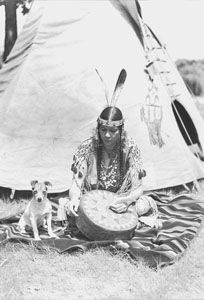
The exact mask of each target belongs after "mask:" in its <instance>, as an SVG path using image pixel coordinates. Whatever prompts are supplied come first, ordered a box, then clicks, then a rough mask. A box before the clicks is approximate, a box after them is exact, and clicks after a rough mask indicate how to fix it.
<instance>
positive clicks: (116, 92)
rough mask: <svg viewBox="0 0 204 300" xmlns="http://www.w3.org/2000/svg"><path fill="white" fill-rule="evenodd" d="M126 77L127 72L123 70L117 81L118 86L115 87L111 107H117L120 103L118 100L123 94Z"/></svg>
mask: <svg viewBox="0 0 204 300" xmlns="http://www.w3.org/2000/svg"><path fill="white" fill-rule="evenodd" d="M126 77H127V72H126V70H125V69H122V70H121V71H120V74H119V76H118V80H117V82H116V85H115V89H114V92H113V96H112V99H111V102H110V106H115V105H116V103H117V101H118V98H119V96H120V94H121V92H122V89H123V86H124V83H125V80H126Z"/></svg>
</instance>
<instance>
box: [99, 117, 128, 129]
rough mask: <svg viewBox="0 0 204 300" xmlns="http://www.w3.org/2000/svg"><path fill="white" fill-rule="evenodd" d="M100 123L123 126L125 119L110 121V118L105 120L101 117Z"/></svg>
mask: <svg viewBox="0 0 204 300" xmlns="http://www.w3.org/2000/svg"><path fill="white" fill-rule="evenodd" d="M97 122H98V124H100V125H103V126H116V127H118V126H121V125H123V124H124V119H121V120H118V121H110V120H104V119H101V118H100V117H99V118H98V120H97Z"/></svg>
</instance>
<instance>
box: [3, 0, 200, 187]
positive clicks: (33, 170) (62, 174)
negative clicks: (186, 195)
mask: <svg viewBox="0 0 204 300" xmlns="http://www.w3.org/2000/svg"><path fill="white" fill-rule="evenodd" d="M122 68H124V69H126V71H127V80H126V82H125V86H124V89H123V91H122V94H121V96H120V99H119V100H118V103H117V105H118V107H119V108H121V109H122V111H123V114H124V118H125V128H126V130H127V132H128V134H129V135H130V136H132V137H133V138H134V139H135V140H136V142H137V144H138V146H139V148H140V150H141V153H142V158H143V164H144V165H143V167H144V169H145V170H146V172H147V176H146V177H145V178H144V188H145V190H147V191H148V190H155V189H161V188H165V187H170V186H175V185H180V184H185V183H187V182H191V181H194V180H197V179H199V178H203V177H204V168H203V162H202V161H201V160H200V159H199V155H198V154H197V150H196V151H191V150H192V149H193V148H196V147H197V149H198V150H199V152H201V154H202V149H203V147H204V134H203V128H204V123H203V120H202V118H201V116H200V114H199V112H198V111H197V109H196V107H195V105H194V102H193V101H192V99H191V95H190V94H189V92H188V91H187V89H186V87H185V85H184V83H183V81H182V79H181V78H180V76H179V74H178V72H177V70H176V68H175V66H174V64H173V63H172V62H171V60H170V58H169V57H168V54H167V52H166V49H165V48H164V47H163V45H162V44H161V43H160V41H159V40H158V39H157V37H156V36H155V34H154V33H153V32H152V31H151V29H150V28H149V27H148V26H147V25H146V24H145V22H144V20H143V18H142V15H141V9H140V5H139V2H138V1H135V0H129V1H126V0H118V1H114V0H104V1H97V0H95V1H92V0H91V1H89V0H86V1H83V0H81V1H80V0H79V1H75V0H67V1H64V0H63V1H60V0H58V1H41V0H34V1H33V4H32V7H31V10H30V12H29V14H28V16H27V17H26V21H25V24H24V26H23V29H22V31H21V33H20V35H19V37H18V39H17V41H16V44H15V46H14V48H13V49H12V51H11V53H10V55H9V57H8V59H7V61H6V62H5V64H4V65H3V68H2V69H1V70H0V120H1V122H0V166H1V167H0V186H3V187H7V188H11V189H13V190H29V189H30V181H31V180H34V179H38V180H49V181H50V182H51V183H52V190H51V191H52V192H62V191H65V190H67V189H69V187H70V184H71V180H72V173H71V170H70V167H71V163H72V158H73V154H74V152H75V150H76V148H77V146H78V145H79V144H80V142H81V141H83V140H84V139H86V138H87V137H89V136H90V135H91V134H92V132H93V130H94V128H95V126H96V119H97V117H98V115H99V113H100V111H101V110H102V109H103V108H104V107H105V106H106V97H111V95H112V92H113V89H114V87H115V83H116V80H117V77H118V75H119V72H120V70H121V69H122ZM96 70H97V71H98V72H99V73H100V75H101V78H102V79H103V84H102V82H101V80H100V78H99V76H98V74H97V72H96ZM190 147H191V149H190ZM193 152H195V153H193Z"/></svg>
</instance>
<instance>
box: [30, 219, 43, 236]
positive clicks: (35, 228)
mask: <svg viewBox="0 0 204 300" xmlns="http://www.w3.org/2000/svg"><path fill="white" fill-rule="evenodd" d="M30 221H31V224H32V228H33V234H34V239H35V240H36V241H40V240H41V238H40V236H39V232H38V226H37V221H36V218H35V216H34V215H31V217H30Z"/></svg>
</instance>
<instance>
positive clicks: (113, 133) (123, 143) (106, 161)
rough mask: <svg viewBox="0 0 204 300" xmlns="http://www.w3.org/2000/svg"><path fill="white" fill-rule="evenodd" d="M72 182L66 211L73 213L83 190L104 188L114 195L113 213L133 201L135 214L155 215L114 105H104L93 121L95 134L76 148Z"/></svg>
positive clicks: (132, 144) (133, 146)
mask: <svg viewBox="0 0 204 300" xmlns="http://www.w3.org/2000/svg"><path fill="white" fill-rule="evenodd" d="M72 171H73V181H72V185H71V188H70V203H69V214H70V215H75V216H77V209H78V206H79V203H80V198H81V196H82V194H83V193H86V192H88V191H91V190H96V189H98V190H107V191H110V192H113V193H116V194H117V195H118V200H117V202H116V203H114V204H113V205H112V209H113V210H114V211H115V212H116V213H122V212H125V211H126V210H127V209H128V206H129V205H130V204H132V203H136V205H135V207H136V210H137V213H138V215H142V214H147V213H150V215H151V216H152V215H154V216H155V215H157V207H156V203H155V202H154V200H153V199H152V198H151V197H147V196H145V197H144V196H142V195H143V188H142V177H143V176H145V171H144V170H142V161H141V156H140V151H139V149H138V147H137V145H136V143H135V142H134V141H133V140H132V139H131V138H129V137H128V136H127V135H126V133H125V131H124V119H123V115H122V112H121V111H120V109H119V108H117V107H115V106H108V107H106V108H105V109H104V110H103V111H102V113H101V114H100V116H99V118H98V120H97V128H96V134H95V135H94V136H92V137H91V138H89V139H87V140H85V141H84V142H83V143H82V144H81V145H80V146H79V148H78V149H77V151H76V154H75V155H74V162H73V164H72Z"/></svg>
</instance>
